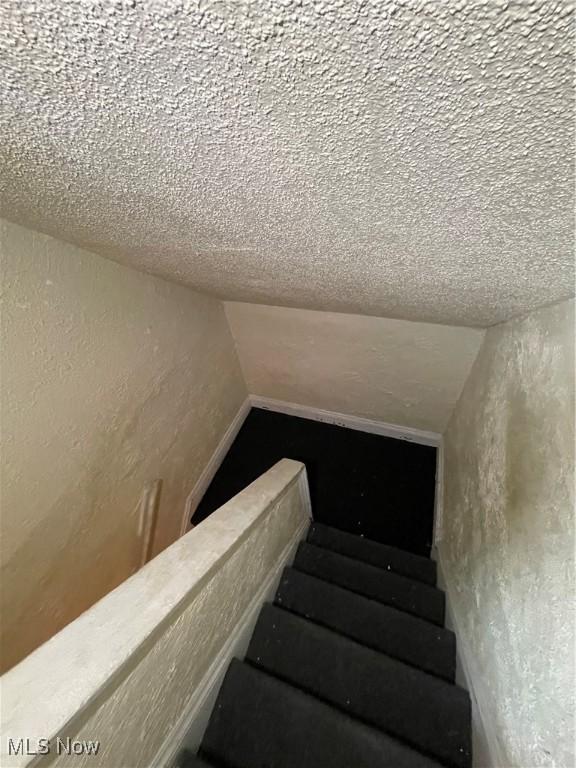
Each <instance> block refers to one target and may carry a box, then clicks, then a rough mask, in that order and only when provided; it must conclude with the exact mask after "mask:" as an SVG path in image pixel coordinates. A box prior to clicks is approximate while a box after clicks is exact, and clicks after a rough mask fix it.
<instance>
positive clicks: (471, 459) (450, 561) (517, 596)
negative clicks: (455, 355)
mask: <svg viewBox="0 0 576 768" xmlns="http://www.w3.org/2000/svg"><path fill="white" fill-rule="evenodd" d="M445 450H446V456H445V461H446V470H445V484H446V491H445V502H444V522H443V541H442V542H441V544H440V547H439V557H440V561H441V563H442V567H443V571H444V574H445V578H446V582H447V586H448V588H449V592H450V598H451V602H452V608H453V613H454V619H455V623H456V625H457V627H458V628H459V630H460V634H461V638H460V650H461V652H462V653H463V655H464V657H465V658H467V663H468V665H469V666H470V667H471V670H470V671H471V675H472V677H473V679H474V681H475V688H476V693H477V696H478V705H479V707H480V710H481V714H482V716H483V718H484V720H485V723H486V725H487V728H488V730H489V732H490V733H491V734H492V737H496V736H497V749H498V750H499V752H500V755H499V759H500V762H499V763H498V765H506V766H519V767H520V766H521V767H522V768H527V766H558V767H560V766H562V767H563V768H564V767H566V768H568V766H573V765H574V599H575V591H574V589H575V585H574V543H575V542H574V524H575V519H574V303H573V302H564V303H562V304H558V305H556V306H553V307H550V308H547V309H543V310H540V311H538V312H534V313H533V314H531V315H529V316H528V317H526V318H525V319H522V320H517V321H513V322H510V323H508V324H505V325H501V326H497V327H494V328H492V329H490V330H489V331H488V332H487V334H486V339H485V342H484V344H483V346H482V349H481V351H480V354H479V356H478V359H477V360H476V363H475V364H474V367H473V369H472V372H471V374H470V378H469V380H468V382H467V383H466V386H465V389H464V391H463V393H462V396H461V398H460V401H459V403H458V406H457V408H456V410H455V413H454V415H453V416H452V419H451V420H450V424H449V426H448V429H447V431H446V434H445Z"/></svg>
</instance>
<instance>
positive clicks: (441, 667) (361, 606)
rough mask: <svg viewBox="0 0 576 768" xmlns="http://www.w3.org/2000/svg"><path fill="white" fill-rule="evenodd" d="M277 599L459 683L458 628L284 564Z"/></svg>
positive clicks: (428, 670)
mask: <svg viewBox="0 0 576 768" xmlns="http://www.w3.org/2000/svg"><path fill="white" fill-rule="evenodd" d="M275 601H276V603H277V605H280V606H281V607H282V608H285V609H286V610H289V611H292V612H293V613H296V614H298V615H300V616H304V617H305V618H307V619H310V620H311V621H314V622H316V623H317V624H321V625H323V626H325V627H328V628H329V629H332V630H335V631H336V632H340V634H342V635H345V636H346V637H350V638H351V639H353V640H356V641H357V642H359V643H362V644H363V645H366V646H368V647H370V648H373V649H374V650H376V651H380V652H382V653H386V654H388V655H389V656H393V657H394V658H397V659H400V660H401V661H405V662H406V663H407V664H412V665H413V666H416V667H418V668H420V669H423V670H424V671H426V672H430V673H431V674H435V675H438V676H439V677H442V678H444V679H445V680H448V681H449V682H454V676H455V672H456V639H455V637H454V633H453V632H450V630H448V629H444V628H443V627H438V626H436V625H435V624H432V623H430V622H428V621H424V620H423V619H419V618H417V617H416V616H412V615H411V614H409V613H405V612H404V611H398V610H396V609H395V608H391V607H390V606H387V605H383V604H382V603H379V602H376V601H375V600H371V599H369V598H366V597H362V596H361V595H358V594H356V593H354V592H350V591H349V590H347V589H343V588H342V587H339V586H337V585H335V584H330V583H329V582H327V581H324V580H322V579H318V578H316V577H315V576H310V575H309V574H307V573H303V572H302V571H297V570H295V569H294V568H285V569H284V572H283V574H282V578H281V579H280V584H279V586H278V591H277V593H276V598H275Z"/></svg>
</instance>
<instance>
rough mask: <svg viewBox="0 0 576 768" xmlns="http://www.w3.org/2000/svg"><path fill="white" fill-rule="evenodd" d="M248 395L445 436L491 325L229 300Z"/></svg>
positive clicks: (227, 305)
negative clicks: (419, 320) (441, 322)
mask: <svg viewBox="0 0 576 768" xmlns="http://www.w3.org/2000/svg"><path fill="white" fill-rule="evenodd" d="M225 307H226V315H227V317H228V321H229V323H230V328H231V330H232V334H233V336H234V339H235V341H236V346H237V349H238V354H239V356H240V362H241V364H242V369H243V371H244V376H245V379H246V383H247V385H248V389H249V391H250V394H253V395H260V396H263V397H270V398H273V399H276V400H285V401H288V402H291V403H297V404H299V405H305V406H312V407H315V408H322V409H324V410H327V411H336V412H338V413H344V414H350V415H354V416H364V417H367V418H370V419H376V420H378V421H384V422H388V423H390V424H398V425H401V426H404V427H414V428H418V429H424V430H431V431H433V432H442V431H443V429H444V427H445V426H446V424H447V422H448V418H449V416H450V413H451V411H452V408H453V407H454V405H455V404H456V401H457V400H458V397H459V395H460V392H461V389H462V386H463V384H464V381H465V380H466V377H467V375H468V373H469V370H470V367H471V365H472V363H473V361H474V359H475V357H476V354H477V352H478V349H479V347H480V343H481V341H482V338H483V331H479V330H477V329H472V328H462V327H460V328H458V327H449V326H441V325H432V324H429V323H412V322H406V321H402V320H389V319H384V318H375V317H363V316H361V315H347V314H338V313H332V312H312V311H309V310H299V309H287V308H283V307H266V306H263V305H258V304H243V303H237V302H226V304H225Z"/></svg>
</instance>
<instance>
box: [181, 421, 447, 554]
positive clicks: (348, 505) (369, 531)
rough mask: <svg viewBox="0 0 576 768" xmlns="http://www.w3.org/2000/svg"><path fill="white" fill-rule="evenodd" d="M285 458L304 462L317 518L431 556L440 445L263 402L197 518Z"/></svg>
mask: <svg viewBox="0 0 576 768" xmlns="http://www.w3.org/2000/svg"><path fill="white" fill-rule="evenodd" d="M282 458H289V459H297V460H298V461H302V462H304V464H306V470H307V473H308V482H309V485H310V496H311V499H312V510H313V514H314V519H315V520H317V521H319V522H321V523H325V524H327V525H331V526H334V527H335V528H340V529H342V530H345V531H350V532H352V533H355V534H358V535H363V536H365V537H367V538H370V539H375V540H376V541H380V542H383V543H386V544H391V545H392V546H395V547H399V548H401V549H406V550H408V551H411V552H415V553H417V554H422V555H429V553H430V546H431V544H432V527H433V514H434V489H435V476H436V448H433V447H430V446H425V445H417V444H416V443H411V442H408V441H406V440H396V439H393V438H389V437H381V436H380V435H372V434H368V433H367V432H359V431H357V430H354V429H346V428H344V427H337V426H334V425H333V424H323V423H321V422H318V421H312V420H310V419H302V418H298V417H296V416H287V415H285V414H281V413H275V412H273V411H268V410H264V409H260V408H253V409H252V410H251V411H250V413H249V414H248V417H247V418H246V421H245V422H244V424H243V426H242V428H241V430H240V432H239V433H238V436H237V437H236V440H235V441H234V443H233V445H232V447H231V448H230V450H229V452H228V454H227V455H226V458H225V459H224V461H223V463H222V465H221V467H220V469H219V470H218V472H217V473H216V475H215V477H214V480H213V481H212V483H211V485H210V487H209V488H208V490H207V491H206V494H205V495H204V498H203V499H202V501H201V502H200V505H199V507H198V509H197V511H196V513H195V515H194V523H196V524H197V523H198V522H200V521H201V520H203V519H204V518H206V517H207V516H208V515H209V514H210V513H211V512H213V511H214V510H215V509H218V507H220V506H221V505H222V504H224V503H225V502H226V501H228V500H229V499H230V498H231V497H232V496H234V495H235V494H237V493H238V492H239V491H241V490H242V489H243V488H245V487H246V486H247V485H248V484H249V483H251V482H252V481H253V480H255V479H256V478H257V477H258V476H259V475H261V474H262V473H263V472H265V471H266V470H268V469H270V467H271V466H273V465H274V464H275V463H276V462H277V461H279V460H280V459H282Z"/></svg>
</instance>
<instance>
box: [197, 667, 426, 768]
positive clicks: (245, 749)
mask: <svg viewBox="0 0 576 768" xmlns="http://www.w3.org/2000/svg"><path fill="white" fill-rule="evenodd" d="M200 754H201V756H202V757H204V756H205V757H206V758H207V759H208V760H212V761H213V762H214V763H216V764H217V765H221V764H223V765H226V766H227V768H296V767H297V768H319V766H330V768H352V767H353V768H440V767H439V763H437V762H434V761H433V760H431V759H429V758H427V757H425V756H424V755H421V754H419V753H418V752H416V751H414V750H412V749H410V748H409V747H406V746H405V745H403V744H401V743H399V742H398V741H396V740H395V739H393V738H390V737H389V736H387V735H386V734H384V733H381V732H380V731H378V730H376V729H374V728H371V727H370V726H367V725H365V724H364V723H361V722H359V721H358V720H355V719H354V718H351V717H349V716H348V715H346V714H344V713H343V712H340V711H339V710H337V709H335V708H334V707H331V706H329V705H327V704H324V703H323V702H321V701H319V700H318V699H316V698H314V697H313V696H309V695H308V694H306V693H304V692H303V691H300V690H298V689H297V688H294V687H293V686H291V685H288V684H287V683H284V682H282V681H280V680H277V679H276V678H274V677H272V676H270V675H267V674H266V673H264V672H262V671H261V670H258V669H255V668H254V667H251V666H250V665H248V664H244V663H242V662H240V661H237V660H234V661H232V663H231V665H230V667H229V668H228V671H227V673H226V677H225V679H224V682H223V684H222V688H221V689H220V694H219V696H218V700H217V702H216V706H215V707H214V711H213V712H212V716H211V718H210V722H209V723H208V728H207V730H206V734H205V736H204V741H203V742H202V748H201V750H200Z"/></svg>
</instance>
